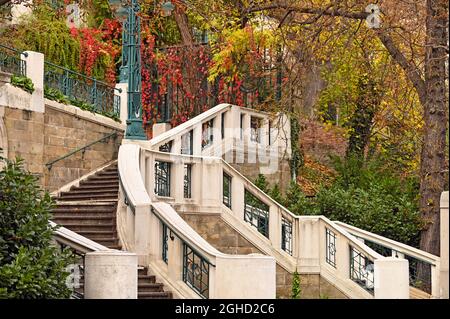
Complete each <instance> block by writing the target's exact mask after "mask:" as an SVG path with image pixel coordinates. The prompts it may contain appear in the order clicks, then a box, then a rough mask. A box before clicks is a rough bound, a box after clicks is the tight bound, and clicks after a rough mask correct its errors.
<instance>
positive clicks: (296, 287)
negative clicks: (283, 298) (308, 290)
mask: <svg viewBox="0 0 450 319" xmlns="http://www.w3.org/2000/svg"><path fill="white" fill-rule="evenodd" d="M300 283H301V280H300V274H299V273H298V271H297V269H295V272H294V274H293V278H292V294H291V298H292V299H300V294H301V293H302V289H301V287H300Z"/></svg>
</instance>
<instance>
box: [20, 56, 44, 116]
mask: <svg viewBox="0 0 450 319" xmlns="http://www.w3.org/2000/svg"><path fill="white" fill-rule="evenodd" d="M24 53H25V54H21V55H20V57H21V59H22V60H23V61H25V63H26V72H25V75H26V76H27V77H28V78H30V79H31V81H32V82H33V85H34V91H33V94H32V95H31V105H30V110H31V111H34V112H39V113H44V112H45V103H44V54H42V53H39V52H34V51H25V52H24Z"/></svg>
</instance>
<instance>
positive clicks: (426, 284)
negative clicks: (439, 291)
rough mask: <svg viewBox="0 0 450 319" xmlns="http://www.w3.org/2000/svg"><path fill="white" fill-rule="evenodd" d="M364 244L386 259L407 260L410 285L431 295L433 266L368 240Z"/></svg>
mask: <svg viewBox="0 0 450 319" xmlns="http://www.w3.org/2000/svg"><path fill="white" fill-rule="evenodd" d="M364 244H366V245H367V246H369V247H370V248H372V249H373V250H374V251H376V252H377V253H379V254H380V255H383V256H386V257H390V256H393V257H397V258H405V259H407V260H408V264H409V285H410V286H411V287H414V288H417V289H420V290H422V291H425V292H427V293H429V294H431V268H432V266H433V265H432V264H430V263H429V262H426V261H423V260H420V259H418V258H416V257H413V256H409V255H406V254H403V253H399V252H398V251H395V250H393V249H392V248H389V247H386V246H383V245H381V244H378V243H375V242H373V241H370V240H367V239H364Z"/></svg>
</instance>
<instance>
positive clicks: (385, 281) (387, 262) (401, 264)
mask: <svg viewBox="0 0 450 319" xmlns="http://www.w3.org/2000/svg"><path fill="white" fill-rule="evenodd" d="M408 264H409V263H408V260H407V259H400V258H395V257H385V258H380V259H375V262H374V281H375V282H374V293H375V299H409V266H408Z"/></svg>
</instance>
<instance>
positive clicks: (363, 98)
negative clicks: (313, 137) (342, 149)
mask: <svg viewBox="0 0 450 319" xmlns="http://www.w3.org/2000/svg"><path fill="white" fill-rule="evenodd" d="M376 87H377V84H376V80H375V79H373V78H372V74H370V73H368V74H362V75H361V76H360V79H359V81H358V98H357V101H356V110H355V112H354V114H353V115H352V118H351V121H350V128H351V129H352V130H351V132H350V137H349V140H348V147H347V152H346V157H347V158H350V157H352V156H355V157H356V158H358V159H361V160H362V159H364V151H365V149H366V146H367V144H368V143H369V139H370V132H371V130H372V125H373V118H374V116H375V112H376V110H377V109H378V107H379V105H380V102H381V96H380V94H378V90H377V89H376Z"/></svg>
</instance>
